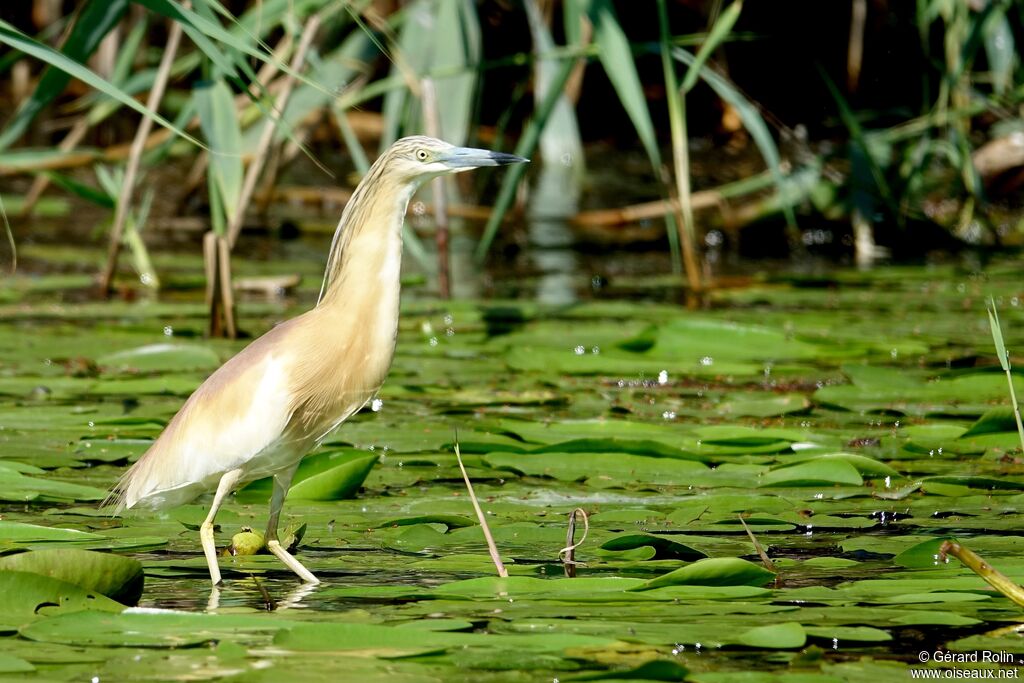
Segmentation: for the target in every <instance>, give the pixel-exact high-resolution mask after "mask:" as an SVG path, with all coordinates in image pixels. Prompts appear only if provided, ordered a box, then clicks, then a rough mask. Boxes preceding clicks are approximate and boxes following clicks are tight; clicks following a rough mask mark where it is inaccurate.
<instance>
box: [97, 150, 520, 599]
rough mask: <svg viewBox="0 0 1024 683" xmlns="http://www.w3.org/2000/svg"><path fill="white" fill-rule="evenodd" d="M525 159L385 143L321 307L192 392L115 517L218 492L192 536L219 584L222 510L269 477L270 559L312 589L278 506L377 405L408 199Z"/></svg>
mask: <svg viewBox="0 0 1024 683" xmlns="http://www.w3.org/2000/svg"><path fill="white" fill-rule="evenodd" d="M524 161H527V160H526V159H523V158H521V157H517V156H514V155H511V154H504V153H500V152H490V151H487V150H482V149H471V148H467V147H455V146H452V145H450V144H448V143H446V142H442V141H440V140H435V139H433V138H428V137H422V136H413V137H407V138H403V139H401V140H399V141H398V142H396V143H395V144H394V145H392V146H391V148H390V149H388V151H387V152H385V153H384V154H383V155H382V156H381V157H380V158H379V159H377V161H376V163H374V164H373V166H372V167H371V168H370V170H369V172H368V173H367V174H366V177H365V178H363V180H362V182H360V183H359V186H358V187H357V188H356V191H355V193H354V194H353V195H352V199H351V200H350V201H349V202H348V204H347V205H346V206H345V210H344V212H343V213H342V215H341V222H340V223H339V224H338V229H337V230H336V231H335V233H334V239H333V241H332V242H331V251H330V255H329V257H328V259H327V271H326V274H325V276H324V282H323V286H322V288H321V290H320V298H319V300H318V302H317V305H316V307H315V308H313V309H312V310H310V311H308V312H306V313H304V314H302V315H300V316H299V317H297V318H294V319H292V320H289V321H287V322H285V323H282V324H280V325H278V326H277V327H275V328H273V329H272V330H270V331H269V332H267V333H266V334H264V335H263V336H262V337H260V338H259V339H256V340H255V341H254V342H252V343H251V344H249V346H247V347H246V348H245V349H243V350H242V351H241V353H239V354H238V355H237V356H235V357H234V358H232V359H231V360H229V361H228V362H227V363H225V364H224V365H223V366H221V367H220V368H219V369H218V370H217V371H216V372H214V373H213V374H212V375H210V377H209V378H208V379H207V380H206V381H205V382H203V383H202V385H200V387H199V388H198V389H196V390H195V392H194V393H193V394H192V396H191V397H189V399H188V400H187V401H186V402H185V404H184V405H183V406H182V408H181V410H180V411H178V414H177V415H175V416H174V418H173V419H172V420H171V421H170V423H169V424H168V425H167V427H166V428H165V429H164V431H163V433H161V434H160V436H159V437H158V438H157V440H156V441H155V442H154V443H153V445H152V446H151V447H150V448H149V450H147V451H146V453H145V454H144V455H143V456H142V457H141V458H140V459H139V460H138V462H136V463H135V464H134V465H133V466H132V467H131V468H130V469H129V470H128V471H127V472H126V473H125V474H124V476H123V477H122V478H121V480H120V482H119V483H118V484H117V486H116V487H115V488H114V490H113V491H112V492H111V496H110V499H111V502H112V503H113V504H114V505H116V506H117V509H118V511H120V510H122V509H124V508H134V507H140V508H151V509H162V508H169V507H173V506H177V505H181V504H184V503H188V502H191V501H192V500H194V499H195V498H197V497H198V496H200V495H203V494H206V493H210V492H213V502H212V503H211V504H210V511H209V513H208V514H207V516H206V520H205V521H204V522H203V524H202V526H201V527H200V530H199V536H200V538H201V540H202V545H203V553H204V554H205V555H206V562H207V564H208V565H209V568H210V579H211V581H213V584H214V586H217V585H219V584H220V582H221V573H220V568H219V567H218V565H217V552H216V545H215V544H214V534H213V530H214V519H215V518H216V516H217V510H218V509H219V508H220V506H221V505H222V504H223V503H224V500H225V498H226V497H227V496H228V494H230V493H231V492H232V491H234V490H235V489H237V488H238V487H240V486H242V485H243V484H246V483H247V482H250V481H253V480H255V479H260V478H262V477H267V476H271V475H272V476H273V489H272V494H271V498H270V518H269V520H268V521H267V533H266V536H265V539H266V544H267V549H268V550H270V552H271V553H273V554H274V555H275V556H277V558H278V559H280V560H281V561H282V562H284V564H285V565H287V566H288V568H289V569H291V570H292V571H293V572H295V573H296V574H298V575H299V577H300V578H301V579H302V580H303V581H306V582H308V583H319V581H318V580H317V578H316V577H315V576H313V574H312V572H310V571H309V570H308V569H306V568H305V567H304V566H303V565H302V563H300V562H299V561H298V560H297V559H295V557H293V556H292V555H291V554H290V553H289V552H288V551H287V550H286V549H285V548H284V547H282V545H281V543H280V541H279V540H278V537H277V526H278V521H279V519H280V515H281V507H282V506H283V504H284V499H285V496H286V495H287V494H288V488H289V486H291V481H292V477H293V475H294V474H295V470H296V468H297V467H298V465H299V462H300V461H301V460H302V458H303V456H304V455H306V453H308V452H309V451H310V450H312V449H313V448H316V447H317V446H318V445H319V444H320V443H321V442H322V441H323V439H324V438H325V437H326V436H327V435H328V434H329V433H331V431H332V430H334V428H335V427H337V426H338V425H340V424H341V423H342V422H344V421H345V420H346V419H347V418H348V417H349V416H351V415H352V414H353V413H355V412H356V411H358V410H359V409H360V408H362V407H363V406H364V405H366V403H367V402H368V401H370V400H371V399H372V398H373V397H374V396H375V395H376V393H377V391H378V390H379V389H380V387H381V385H382V384H383V382H384V378H385V376H386V375H387V373H388V368H389V367H390V366H391V359H392V357H393V356H394V352H395V338H396V335H397V332H398V299H399V270H400V267H401V261H402V223H403V221H404V219H405V213H406V209H407V207H408V204H409V200H410V199H411V198H412V195H413V193H414V192H415V191H416V189H417V188H418V187H419V186H420V185H421V184H422V183H423V182H424V181H426V180H429V179H431V178H434V177H437V176H440V175H446V174H450V173H459V172H461V171H468V170H470V169H473V168H478V167H481V166H502V165H505V164H514V163H519V162H524Z"/></svg>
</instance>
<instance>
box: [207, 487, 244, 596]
mask: <svg viewBox="0 0 1024 683" xmlns="http://www.w3.org/2000/svg"><path fill="white" fill-rule="evenodd" d="M241 476H242V470H231V471H229V472H225V473H224V476H222V477H221V478H220V483H219V484H217V493H215V494H214V495H213V502H212V503H211V504H210V512H209V513H208V514H207V515H206V520H205V521H204V522H203V524H202V526H200V527H199V538H200V539H201V540H202V542H203V554H204V555H206V564H207V565H208V566H209V567H210V581H213V585H214V586H218V585H220V581H221V579H220V567H219V566H217V545H216V544H215V543H214V541H213V520H214V519H215V518H216V517H217V511H218V510H220V506H221V505H222V504H223V503H224V498H226V497H227V495H228V494H229V493H231V489H233V488H234V487H235V484H237V483H238V479H239V478H240V477H241Z"/></svg>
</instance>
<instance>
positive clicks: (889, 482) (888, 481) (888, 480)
mask: <svg viewBox="0 0 1024 683" xmlns="http://www.w3.org/2000/svg"><path fill="white" fill-rule="evenodd" d="M891 487H892V477H886V478H885V488H891Z"/></svg>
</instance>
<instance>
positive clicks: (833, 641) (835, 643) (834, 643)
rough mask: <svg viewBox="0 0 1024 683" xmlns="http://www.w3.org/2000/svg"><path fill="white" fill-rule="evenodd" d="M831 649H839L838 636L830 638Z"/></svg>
mask: <svg viewBox="0 0 1024 683" xmlns="http://www.w3.org/2000/svg"><path fill="white" fill-rule="evenodd" d="M832 649H833V650H838V649H839V639H838V638H833V639H832Z"/></svg>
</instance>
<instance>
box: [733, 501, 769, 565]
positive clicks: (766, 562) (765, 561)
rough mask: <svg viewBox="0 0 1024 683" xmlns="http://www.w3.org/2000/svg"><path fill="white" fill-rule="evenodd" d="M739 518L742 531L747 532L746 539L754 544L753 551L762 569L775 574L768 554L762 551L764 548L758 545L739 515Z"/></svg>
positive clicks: (752, 533)
mask: <svg viewBox="0 0 1024 683" xmlns="http://www.w3.org/2000/svg"><path fill="white" fill-rule="evenodd" d="M739 518H740V524H742V525H743V530H744V531H746V532H747V537H748V538H750V542H751V543H753V544H754V550H756V551H757V554H758V555H759V556H760V557H761V564H763V565H764V568H765V569H767V570H768V571H770V572H777V570H776V569H775V563H774V562H772V559H771V558H770V557H768V553H766V552H765V551H764V548H763V547H762V546H761V544H760V543H758V541H757V539H756V538H754V532H753V531H751V530H750V527H749V526H747V522H746V520H745V519H743V515H740V516H739Z"/></svg>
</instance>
